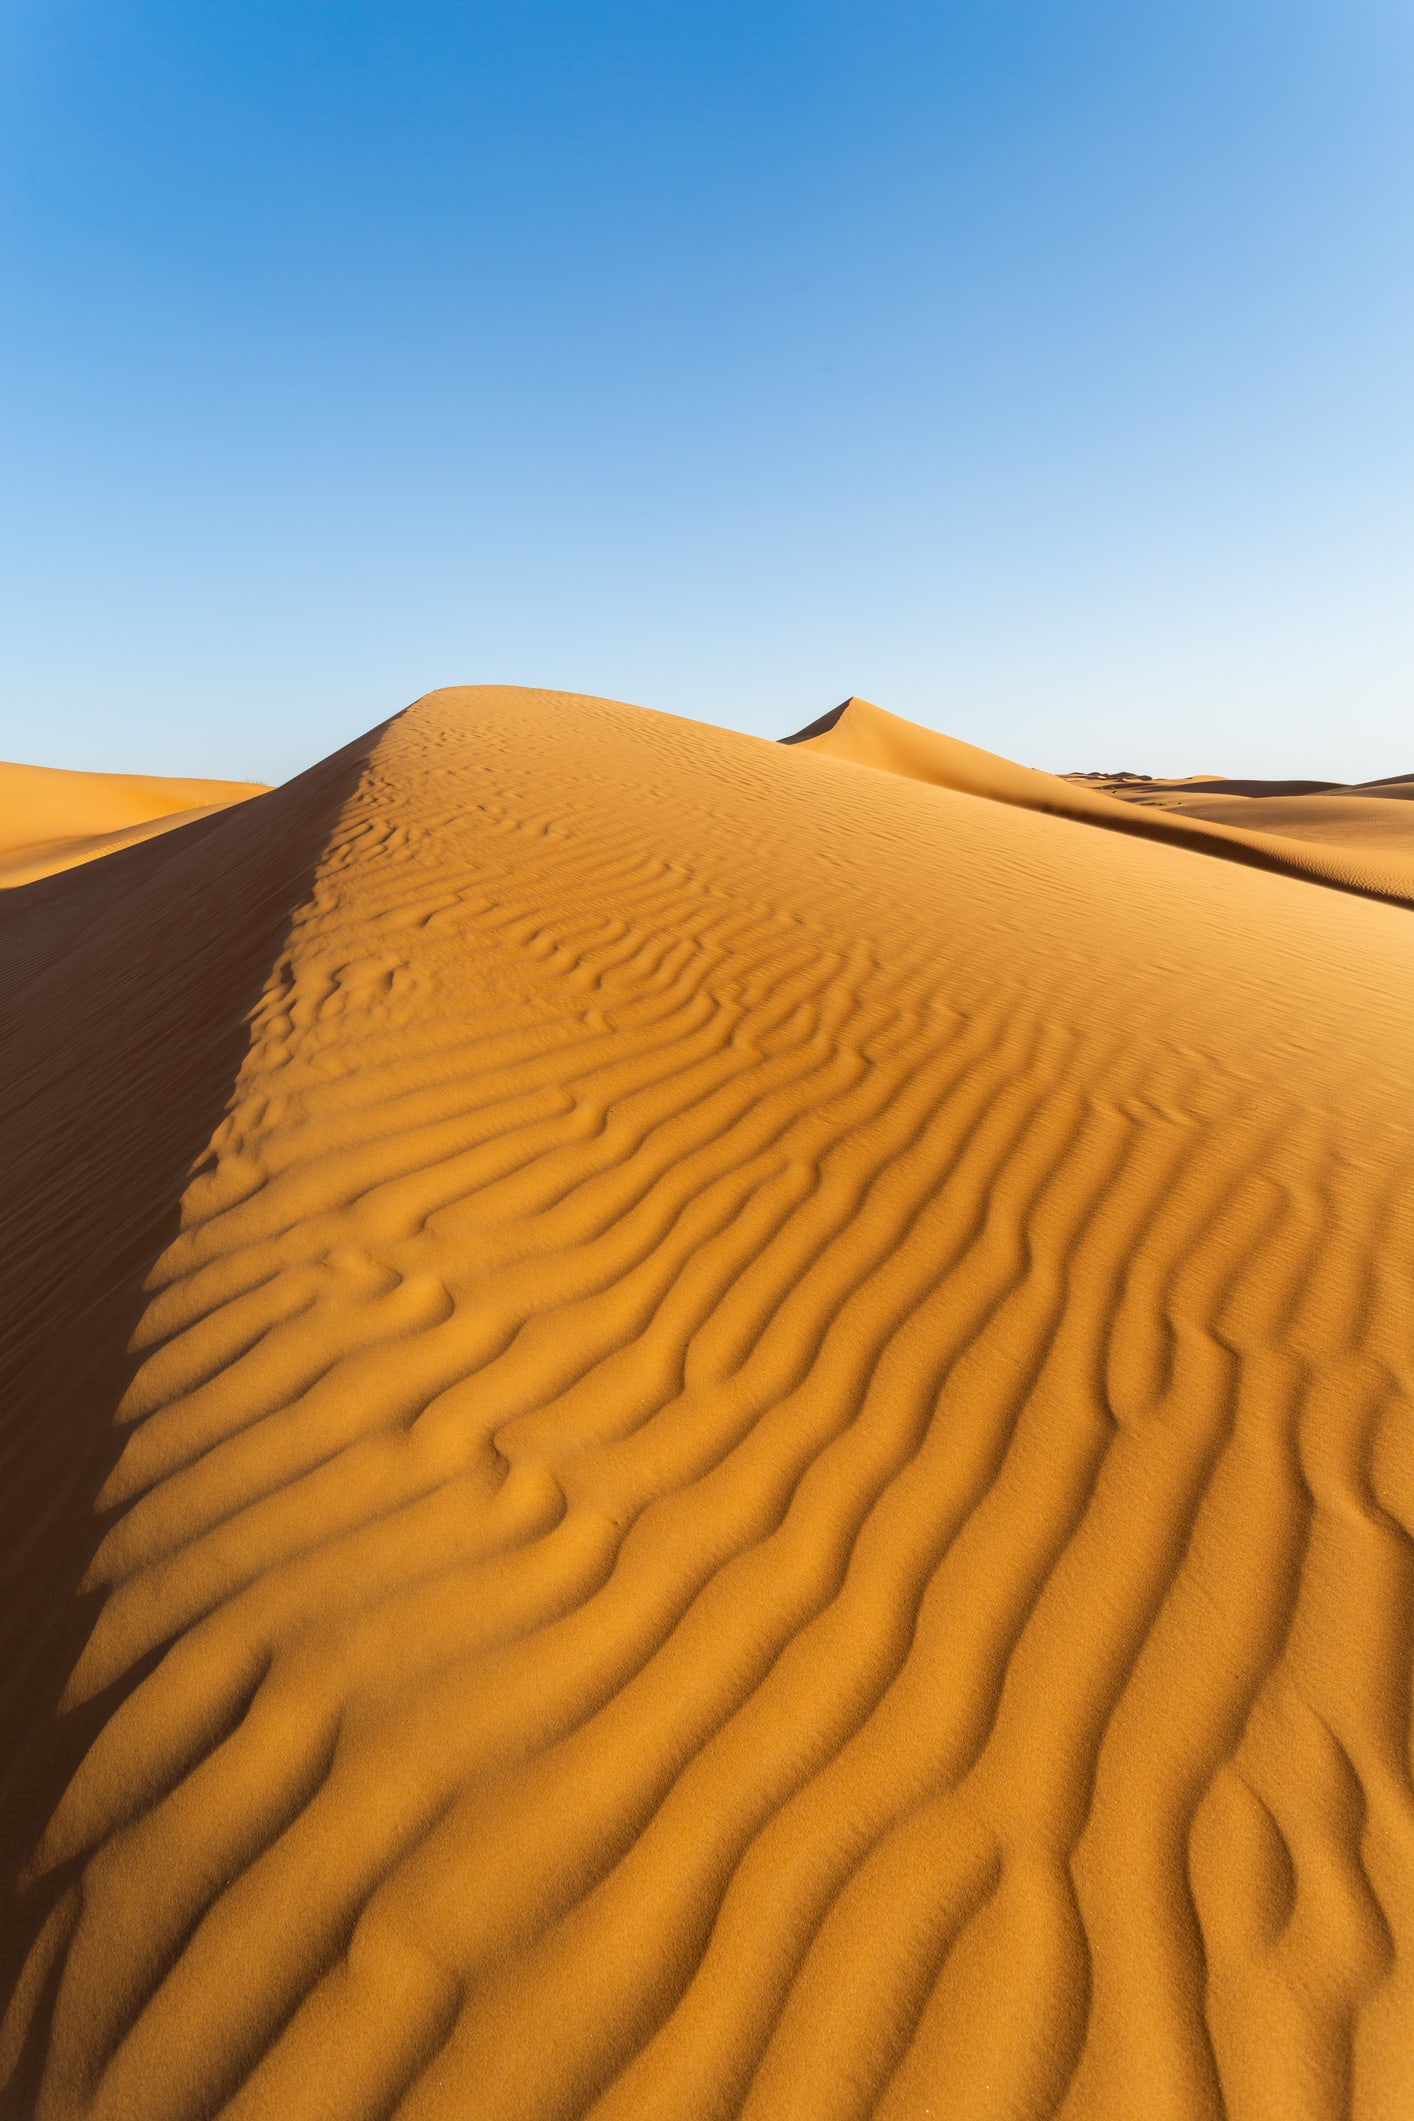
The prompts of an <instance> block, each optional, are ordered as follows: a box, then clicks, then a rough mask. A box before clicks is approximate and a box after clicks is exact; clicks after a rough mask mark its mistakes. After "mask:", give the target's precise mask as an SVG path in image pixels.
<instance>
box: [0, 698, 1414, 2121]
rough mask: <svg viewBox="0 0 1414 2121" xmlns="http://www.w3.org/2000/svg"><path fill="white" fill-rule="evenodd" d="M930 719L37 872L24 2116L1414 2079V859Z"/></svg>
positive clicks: (545, 729)
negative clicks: (986, 740)
mask: <svg viewBox="0 0 1414 2121" xmlns="http://www.w3.org/2000/svg"><path fill="white" fill-rule="evenodd" d="M827 719H828V718H827ZM908 728H909V725H907V724H900V723H898V722H897V721H896V719H895V718H893V717H886V716H883V715H882V711H881V710H878V709H873V708H870V707H869V706H868V703H866V702H852V703H850V704H849V705H848V706H847V708H846V709H845V711H844V713H843V715H842V716H840V717H839V718H838V719H837V720H836V721H835V723H834V726H833V728H832V729H825V730H822V731H821V733H820V735H818V736H816V737H807V740H806V741H804V742H801V743H795V744H788V745H782V746H773V745H770V744H767V743H763V742H761V741H759V740H756V739H753V738H748V737H743V736H737V735H733V734H730V733H728V732H725V731H721V730H717V729H712V728H707V727H703V726H700V725H696V724H693V723H689V722H683V721H678V720H673V719H670V718H667V717H664V716H658V715H653V714H650V713H646V712H644V711H643V710H641V709H634V708H629V707H623V706H619V705H616V704H614V703H612V702H608V701H602V700H591V699H583V698H577V697H572V696H566V695H558V694H546V693H535V692H526V691H518V690H514V689H502V688H481V689H474V690H464V691H448V692H442V693H436V694H432V695H430V696H429V697H428V698H427V699H425V700H422V701H420V702H419V703H418V704H417V705H416V706H415V707H413V708H411V709H409V710H408V712H407V713H406V714H404V715H402V716H400V717H397V718H396V719H395V720H394V721H392V722H391V723H390V724H388V725H386V727H385V728H384V729H383V730H382V731H379V732H375V733H374V735H373V737H372V738H370V739H367V740H365V741H364V743H362V744H361V745H357V746H352V747H350V749H349V751H347V752H346V753H343V754H340V755H339V757H338V758H336V759H335V760H332V761H330V762H328V763H327V764H326V765H325V766H324V767H321V768H317V769H315V771H314V772H313V773H311V774H308V775H305V776H304V777H303V778H302V779H301V780H300V781H297V782H294V783H291V784H290V786H289V787H287V788H284V789H281V790H278V791H276V792H275V793H273V794H270V795H266V796H262V797H260V798H258V799H256V800H254V801H251V802H248V803H244V804H241V805H240V806H239V807H238V808H236V809H234V810H231V811H228V812H226V813H225V814H223V815H220V816H217V817H213V818H209V819H207V820H205V821H203V822H201V823H198V824H196V825H194V826H192V827H190V828H189V829H188V830H187V831H179V832H175V833H171V834H168V835H167V836H166V837H165V838H163V839H161V840H157V841H152V842H150V843H148V844H147V845H145V846H142V847H136V848H131V849H129V850H127V851H126V852H124V853H121V854H118V855H114V856H112V857H110V858H109V860H107V861H105V862H103V863H100V864H98V865H97V866H96V867H94V866H90V867H88V868H86V869H83V870H79V871H76V872H73V873H71V874H69V875H66V876H62V877H55V878H51V879H50V880H48V881H47V882H43V883H39V884H35V885H32V886H30V887H29V888H28V889H27V890H24V891H21V892H16V893H12V894H10V896H9V900H8V903H7V905H6V906H5V908H4V909H3V912H0V965H3V967H4V969H5V973H6V979H7V985H8V987H9V990H10V993H11V996H12V999H13V1001H14V1004H15V1006H14V1007H13V1008H12V1011H11V1013H10V1018H9V1022H8V1025H7V1026H6V1027H5V1028H4V1029H3V1031H0V1082H3V1084H4V1086H5V1096H4V1099H3V1117H0V1127H3V1128H7V1129H8V1134H7V1135H6V1134H0V1156H3V1157H4V1158H5V1159H6V1162H5V1168H6V1169H7V1172H8V1174H9V1176H8V1177H7V1183H6V1192H5V1204H4V1215H5V1222H4V1226H3V1236H4V1244H3V1249H0V1261H3V1265H0V1274H3V1283H0V1319H2V1320H3V1332H4V1335H5V1338H4V1340H3V1343H0V1345H2V1346H3V1348H4V1351H5V1365H6V1375H7V1378H9V1379H13V1380H16V1381H17V1382H16V1385H15V1387H14V1389H12V1391H11V1394H10V1399H9V1402H8V1405H7V1410H6V1417H5V1418H6V1430H5V1436H6V1451H7V1474H8V1479H7V1483H6V1488H5V1496H6V1501H5V1508H6V1511H7V1513H8V1516H7V1524H6V1532H7V1537H9V1536H10V1535H11V1534H12V1533H14V1534H15V1535H16V1538H15V1539H11V1544H10V1547H9V1548H8V1549H7V1551H9V1552H13V1553H14V1554H16V1555H18V1557H19V1558H18V1559H17V1560H15V1561H14V1562H12V1563H11V1564H10V1579H11V1580H10V1581H9V1582H8V1583H7V1584H6V1585H5V1587H4V1588H5V1590H6V1594H7V1595H6V1604H7V1607H8V1610H9V1613H10V1619H9V1620H8V1622H7V1625H8V1626H9V1627H10V1629H11V1630H12V1633H13V1635H14V1639H15V1641H16V1642H17V1643H18V1644H19V1645H20V1648H21V1650H23V1651H24V1655H23V1656H21V1657H20V1658H19V1660H18V1663H17V1662H16V1658H15V1656H13V1655H12V1656H11V1658H10V1660H9V1663H8V1664H7V1665H6V1670H7V1671H14V1670H20V1668H21V1667H23V1670H22V1673H21V1677H22V1679H23V1687H24V1689H25V1690H26V1691H23V1693H22V1699H21V1706H22V1707H23V1708H24V1713H25V1715H26V1716H27V1718H28V1719H29V1720H28V1723H27V1724H26V1726H25V1728H26V1730H27V1731H29V1732H30V1733H32V1737H31V1739H30V1741H29V1743H28V1744H27V1746H26V1747H25V1748H23V1749H22V1750H23V1752H24V1758H25V1761H26V1762H28V1763H29V1765H28V1767H27V1769H26V1775H27V1779H25V1778H24V1777H22V1778H21V1782H20V1783H19V1784H17V1788H18V1790H19V1795H18V1796H17V1797H16V1798H15V1800H14V1802H13V1804H12V1805H10V1806H8V1807H7V1808H6V1816H7V1818H9V1819H11V1820H12V1821H17V1822H18V1824H14V1825H12V1828H11V1832H12V1838H13V1840H14V1843H15V1847H14V1858H15V1862H16V1864H17V1865H19V1864H24V1865H25V1882H24V1886H23V1890H22V1893H21V1898H20V1900H19V1902H18V1903H17V1910H16V1918H15V1922H14V1924H13V1928H14V1934H15V1938H16V1942H17V1950H18V1956H17V1962H16V1963H17V1966H18V1957H22V1956H24V1954H25V1952H26V1951H27V1952H28V1956H27V1958H25V1963H24V1968H23V1971H22V1972H20V1973H19V1974H18V1979H17V1986H16V1989H15V2001H14V2002H13V2004H12V2005H11V2009H10V2013H9V2016H8V2018H7V2020H6V2028H5V2035H4V2066H5V2068H6V2069H7V2070H8V2072H9V2082H10V2087H11V2088H10V2098H11V2101H12V2106H13V2110H14V2111H15V2112H17V2113H24V2114H29V2113H31V2112H33V2113H35V2114H37V2115H38V2116H39V2117H41V2121H61V2117H62V2121H69V2117H77V2116H85V2117H88V2116H93V2117H98V2116H102V2117H104V2121H119V2117H123V2121H128V2117H133V2121H138V2117H140V2121H197V2117H207V2116H211V2115H214V2114H216V2113H221V2114H223V2115H228V2116H230V2117H231V2121H250V2117H254V2116H267V2117H271V2121H275V2117H281V2121H315V2117H318V2121H335V2117H337V2121H354V2117H358V2121H372V2117H375V2116H386V2115H390V2114H392V2113H394V2112H396V2113H398V2114H399V2115H400V2116H404V2117H406V2121H430V2117H433V2116H437V2117H447V2121H451V2117H457V2121H462V2117H470V2116H475V2117H483V2116H486V2117H490V2116H494V2117H496V2121H512V2117H516V2121H550V2117H556V2121H558V2117H564V2121H570V2117H578V2116H593V2117H594V2121H630V2117H632V2121H639V2117H644V2121H646V2117H653V2121H658V2117H684V2121H714V2117H719V2116H720V2117H727V2116H736V2115H742V2116H746V2117H750V2121H765V2117H768V2116H769V2117H772V2121H777V2117H780V2121H785V2117H790V2121H845V2117H863V2116H866V2115H879V2116H882V2117H888V2121H902V2117H905V2116H909V2117H912V2116H922V2115H928V2114H932V2115H936V2116H947V2117H959V2121H981V2117H985V2121H992V2117H996V2121H1001V2117H1007V2121H1012V2117H1031V2116H1036V2117H1041V2116H1051V2115H1064V2116H1066V2117H1067V2121H1081V2117H1104V2121H1200V2117H1201V2121H1209V2117H1212V2121H1217V2117H1220V2116H1224V2115H1226V2116H1230V2117H1234V2121H1287V2117H1292V2121H1297V2117H1299V2121H1308V2117H1310V2121H1317V2117H1319V2121H1326V2117H1336V2116H1345V2115H1348V2114H1353V2115H1357V2116H1360V2117H1362V2121H1366V2117H1370V2121H1374V2117H1379V2121H1394V2117H1403V2116H1406V2115H1407V2114H1409V2113H1410V2112H1414V2037H1411V2034H1414V1795H1412V1794H1411V1691H1410V1682H1411V1658H1410V1642H1411V1621H1414V1423H1412V1422H1411V1397H1410V1395H1411V1380H1414V1196H1411V1191H1410V1175H1411V1164H1414V1131H1412V1129H1414V1100H1411V1095H1410V1054H1411V1050H1414V1048H1412V1047H1411V1033H1414V982H1411V970H1410V966H1411V952H1410V938H1411V935H1414V928H1411V914H1410V911H1409V908H1408V906H1407V905H1406V904H1405V903H1403V902H1402V896H1403V895H1407V893H1406V892H1404V887H1401V885H1400V881H1399V879H1400V875H1401V873H1406V874H1407V871H1406V872H1401V870H1400V867H1399V861H1398V859H1397V858H1396V857H1392V856H1391V857H1386V855H1385V854H1383V853H1382V852H1381V850H1378V849H1377V850H1375V851H1374V852H1371V851H1369V850H1365V849H1357V850H1356V851H1355V853H1354V854H1349V855H1348V854H1347V851H1346V850H1345V849H1344V848H1341V849H1338V850H1336V851H1335V853H1334V854H1332V851H1331V850H1330V849H1329V848H1327V847H1323V846H1320V845H1314V844H1311V843H1306V844H1303V843H1301V842H1299V841H1297V840H1295V839H1283V838H1282V836H1281V835H1280V834H1266V835H1263V834H1246V833H1244V832H1242V831H1240V830H1234V829H1233V828H1227V827H1225V826H1224V825H1223V824H1222V823H1221V822H1220V821H1218V822H1214V821H1207V820H1204V819H1201V818H1193V819H1186V818H1185V819H1175V818H1169V817H1166V816H1163V815H1161V814H1158V813H1150V812H1147V811H1144V810H1142V809H1133V808H1131V807H1128V806H1126V805H1125V804H1124V803H1122V802H1121V801H1120V800H1118V799H1117V798H1115V797H1113V796H1110V795H1107V794H1103V793H1097V792H1095V791H1093V790H1090V789H1086V788H1077V787H1075V786H1074V785H1073V784H1071V783H1069V782H1064V781H1060V780H1056V779H1054V778H1053V777H1052V776H1048V775H1035V776H1029V777H1028V776H1027V775H1026V773H1025V769H1022V768H1017V767H1012V766H1010V765H1009V764H1008V763H1007V762H1005V761H998V760H989V756H988V754H986V753H981V752H977V751H975V750H972V749H970V747H967V746H949V744H948V740H946V739H942V738H932V737H931V736H930V734H929V733H928V732H925V731H914V732H912V734H911V735H909V736H908V737H906V738H905V737H901V736H900V735H899V732H900V731H908ZM831 740H832V741H831ZM851 745H853V746H855V747H857V750H858V751H859V752H861V753H868V752H870V751H871V750H872V751H873V752H874V753H875V754H877V753H878V752H879V750H880V749H881V748H882V749H883V750H886V751H890V752H891V756H890V757H889V758H887V759H882V758H879V757H878V756H875V757H874V759H873V760H872V762H871V761H870V760H869V759H867V758H866V759H865V760H864V761H863V762H861V760H860V759H859V758H858V757H851V756H849V755H848V749H849V747H850V746H851ZM842 751H843V752H844V753H845V755H840V754H841V752H842ZM881 765H882V766H884V767H885V768H886V770H879V768H880V766H881ZM1018 777H1019V778H1018ZM1038 784H1045V785H1044V786H1042V787H1040V790H1039V793H1038ZM1056 790H1061V791H1063V794H1062V795H1057V794H1055V793H1054V791H1056ZM1018 791H1020V792H1018ZM1107 828H1109V829H1107ZM1377 856H1378V857H1379V858H1378V859H1377ZM1367 861H1368V862H1369V863H1370V864H1373V867H1362V866H1361V864H1362V863H1363V862H1367ZM1392 901H1393V902H1392ZM159 1252H160V1257H156V1260H155V1264H154V1263H153V1261H154V1255H156V1254H158V1253H159ZM129 1340H131V1343H132V1350H133V1352H132V1353H131V1355H125V1354H124V1349H125V1347H126V1345H127V1343H128V1341H129ZM120 1395H121V1403H120V1404H117V1409H116V1410H117V1415H118V1422H119V1427H118V1429H117V1430H116V1431H115V1430H114V1429H113V1428H112V1427H111V1417H112V1414H113V1412H114V1407H115V1403H116V1402H118V1401H119V1396H120ZM100 1488H101V1493H99V1494H98V1503H99V1510H100V1515H99V1518H98V1519H97V1520H96V1521H95V1520H94V1519H93V1518H92V1516H91V1514H90V1512H91V1505H92V1501H93V1498H94V1495H95V1493H96V1492H97V1491H98V1490H99V1489H100ZM17 1541H18V1543H17ZM85 1565H86V1577H85V1592H84V1599H85V1601H86V1603H81V1604H75V1603H74V1601H73V1597H72V1592H73V1588H74V1584H75V1582H76V1580H77V1577H78V1575H79V1573H80V1571H81V1570H83V1569H84V1568H85ZM17 1585H18V1588H19V1590H20V1591H21V1592H22V1594H23V1601H22V1604H17V1600H16V1586H17ZM51 1614H56V1615H62V1616H67V1617H65V1618H63V1619H62V1621H55V1622H54V1623H53V1624H52V1625H50V1622H49V1618H48V1616H49V1615H51ZM46 1628H47V1629H48V1632H47V1633H46V1632H45V1630H46ZM86 1631H87V1632H86ZM36 1644H37V1647H36V1646H35V1645H36ZM26 1646H28V1647H26ZM26 1658H27V1660H28V1661H27V1662H26ZM26 1675H27V1676H26ZM8 1683H12V1684H15V1685H18V1684H19V1683H20V1682H19V1681H13V1682H8ZM46 1688H48V1690H49V1691H48V1692H47V1693H46ZM61 1690H62V1693H63V1701H64V1711H63V1714H62V1715H61V1716H60V1717H59V1718H58V1720H57V1722H56V1721H55V1720H54V1719H53V1718H52V1715H51V1714H50V1713H49V1711H50V1709H51V1708H52V1703H53V1701H54V1700H55V1699H57V1697H58V1696H59V1694H60V1692H61ZM14 1727H15V1724H14V1720H13V1718H12V1720H11V1728H14ZM65 1733H67V1734H68V1735H67V1736H65ZM51 1813H52V1817H50V1816H49V1815H50V1814H51ZM46 1818H48V1824H47V1825H46V1824H45V1820H46ZM36 1844H37V1853H36V1852H35V1849H36Z"/></svg>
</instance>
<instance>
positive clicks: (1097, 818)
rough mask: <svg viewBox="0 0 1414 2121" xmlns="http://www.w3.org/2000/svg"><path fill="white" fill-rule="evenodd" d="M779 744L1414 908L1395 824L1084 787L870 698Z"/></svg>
mask: <svg viewBox="0 0 1414 2121" xmlns="http://www.w3.org/2000/svg"><path fill="white" fill-rule="evenodd" d="M785 741H786V742H787V743H788V744H790V745H793V746H798V747H799V748H801V749H802V750H806V751H812V752H818V753H823V754H825V755H827V756H828V757H830V758H837V759H848V760H849V761H850V762H851V764H853V765H858V766H873V767H876V768H878V769H879V770H881V771H883V772H885V773H897V774H903V775H906V776H907V777H908V778H910V779H912V780H920V781H927V782H930V783H931V784H932V785H933V786H935V787H940V788H952V789H954V790H956V791H958V792H960V793H962V794H967V795H981V796H986V797H987V798H988V799H989V800H991V801H992V802H997V803H1014V804H1016V805H1018V806H1019V807H1020V808H1021V809H1024V810H1040V811H1043V812H1045V813H1047V814H1048V815H1050V816H1052V817H1068V818H1074V819H1075V820H1077V821H1078V822H1081V823H1085V824H1090V825H1100V826H1103V827H1104V828H1105V829H1106V830H1108V831H1111V832H1130V833H1138V834H1141V835H1142V836H1144V837H1145V838H1148V839H1157V840H1160V841H1162V842H1164V843H1165V844H1166V845H1169V846H1174V847H1187V848H1190V849H1192V850H1194V851H1195V852H1197V853H1200V854H1210V855H1217V856H1221V857H1223V858H1225V859H1227V860H1229V861H1237V862H1244V863H1250V864H1252V865H1254V866H1255V867H1258V868H1262V869H1273V870H1276V871H1278V872H1279V873H1280V874H1283V875H1287V876H1300V877H1305V878H1306V879H1308V880H1309V881H1310V882H1313V883H1322V884H1333V885H1335V886H1337V887H1338V888H1339V889H1340V890H1343V891H1359V892H1363V893H1368V894H1369V895H1370V896H1371V897H1375V898H1388V899H1392V900H1394V901H1395V902H1397V903H1398V904H1401V905H1414V833H1411V832H1409V831H1408V830H1407V829H1406V828H1405V827H1404V826H1403V825H1402V823H1399V822H1396V823H1395V824H1394V826H1393V827H1392V828H1387V829H1386V830H1384V831H1382V832H1371V831H1368V830H1361V831H1359V832H1354V833H1351V832H1345V833H1337V832H1331V831H1329V830H1317V831H1311V830H1309V829H1308V830H1304V831H1290V830H1289V829H1288V828H1287V827H1286V826H1285V825H1284V824H1283V823H1282V822H1281V821H1280V819H1279V816H1278V813H1277V811H1276V810H1275V809H1274V807H1273V805H1272V803H1271V802H1262V803H1246V802H1244V803H1236V804H1234V803H1231V802H1228V801H1225V800H1223V799H1221V798H1219V799H1218V800H1217V801H1212V800H1210V801H1208V802H1204V801H1202V800H1201V799H1200V798H1196V797H1192V796H1190V795H1189V793H1188V792H1187V789H1186V788H1184V784H1181V783H1170V784H1164V785H1165V786H1169V787H1173V788H1175V789H1178V788H1184V792H1183V794H1182V795H1181V797H1180V798H1179V799H1177V800H1174V799H1172V798H1170V797H1169V796H1167V795H1165V796H1163V797H1158V796H1156V795H1155V794H1154V793H1153V792H1152V789H1153V786H1154V785H1155V784H1150V783H1143V784H1137V785H1136V784H1133V783H1131V784H1128V785H1125V786H1124V787H1123V788H1122V789H1121V786H1120V783H1119V780H1118V777H1114V778H1111V779H1110V780H1108V781H1107V782H1106V783H1105V784H1104V785H1102V786H1090V785H1087V780H1089V779H1090V778H1092V777H1089V776H1077V777H1073V778H1066V777H1063V776H1062V775H1060V774H1055V773H1038V772H1037V771H1036V769H1035V768H1034V767H1031V766H1018V765H1016V764H1014V763H1013V761H1012V760H1011V759H1005V758H999V757H998V756H997V754H996V753H995V752H991V751H981V750H979V749H978V747H977V746H976V745H975V744H964V743H962V742H960V741H959V739H958V738H956V737H950V736H940V735H939V734H938V733H937V732H936V731H935V730H932V729H922V728H920V727H919V726H918V725H917V723H915V722H905V721H902V720H901V719H900V718H899V716H898V715H895V714H889V713H887V712H886V711H885V710H884V709H883V708H882V707H876V706H875V705H874V704H873V702H872V701H871V700H861V699H849V700H845V701H844V702H843V703H842V704H841V705H840V706H839V707H836V708H833V709H832V710H831V711H830V713H829V714H825V715H822V716H821V717H820V719H819V721H818V722H812V723H811V724H810V726H809V727H808V728H807V729H802V730H800V731H799V732H798V734H796V735H795V736H792V737H787V738H786V740H785ZM1093 778H1095V779H1098V778H1099V777H1098V776H1096V777H1093ZM1288 809H1290V806H1288Z"/></svg>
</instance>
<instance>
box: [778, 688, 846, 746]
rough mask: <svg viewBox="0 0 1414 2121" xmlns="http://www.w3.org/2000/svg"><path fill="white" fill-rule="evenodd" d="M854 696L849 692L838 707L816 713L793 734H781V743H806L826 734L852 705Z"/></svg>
mask: <svg viewBox="0 0 1414 2121" xmlns="http://www.w3.org/2000/svg"><path fill="white" fill-rule="evenodd" d="M854 698H855V696H854V694H853V693H851V694H850V696H849V698H848V699H847V700H841V701H840V704H839V706H838V707H831V708H830V709H829V711H828V713H826V714H821V715H817V716H816V718H815V720H814V721H813V722H807V723H806V725H805V727H804V728H803V729H797V730H796V732H795V734H794V736H783V737H781V738H780V739H779V741H780V742H781V743H782V744H808V743H809V742H810V739H811V738H812V737H815V736H828V735H829V733H830V731H831V730H832V729H833V728H834V727H835V724H836V723H837V722H838V721H839V719H840V717H841V715H842V714H843V713H844V712H845V709H846V708H847V707H852V706H853V705H854Z"/></svg>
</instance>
